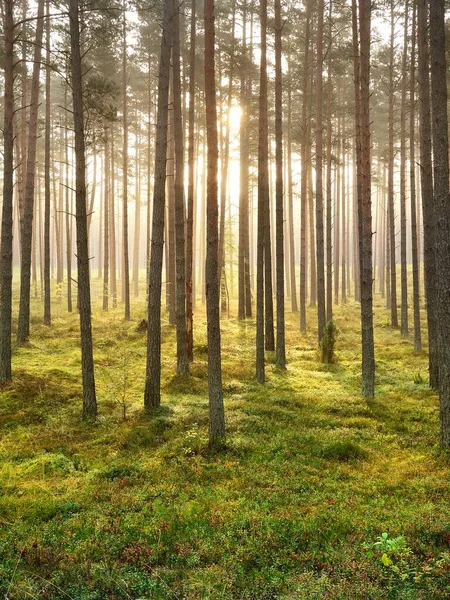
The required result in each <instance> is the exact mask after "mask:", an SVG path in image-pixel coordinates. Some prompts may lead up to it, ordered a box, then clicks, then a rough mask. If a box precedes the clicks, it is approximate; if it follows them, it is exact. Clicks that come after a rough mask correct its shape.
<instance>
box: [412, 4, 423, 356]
mask: <svg viewBox="0 0 450 600" xmlns="http://www.w3.org/2000/svg"><path fill="white" fill-rule="evenodd" d="M416 18H417V7H416V3H414V4H413V16H412V34H411V73H410V82H409V182H410V183H409V189H410V192H409V193H410V205H411V206H410V208H411V253H412V275H413V307H414V349H415V350H416V351H420V350H422V333H421V325H420V271H419V248H418V239H417V238H418V234H417V210H416V172H415V171H416V148H415V144H416V111H415V84H416V81H415V80H416Z"/></svg>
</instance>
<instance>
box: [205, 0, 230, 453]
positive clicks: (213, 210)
mask: <svg viewBox="0 0 450 600" xmlns="http://www.w3.org/2000/svg"><path fill="white" fill-rule="evenodd" d="M204 15H205V56H204V64H205V102H206V136H207V142H208V176H207V194H206V220H207V224H206V236H207V238H206V316H207V328H208V393H209V443H210V445H211V446H212V447H220V446H221V445H222V444H223V443H224V441H225V414H224V406H223V391H222V359H221V350H220V306H219V304H220V285H219V260H218V259H219V236H218V233H219V232H218V193H217V192H218V189H217V172H218V141H217V107H216V82H215V64H214V63H215V60H214V44H215V31H214V0H204Z"/></svg>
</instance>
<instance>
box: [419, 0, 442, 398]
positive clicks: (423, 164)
mask: <svg viewBox="0 0 450 600" xmlns="http://www.w3.org/2000/svg"><path fill="white" fill-rule="evenodd" d="M427 12H428V11H427V0H417V27H418V30H417V38H418V51H419V67H418V79H419V115H420V180H421V195H422V215H423V253H424V266H425V296H426V301H427V320H428V344H429V378H430V386H431V387H432V388H433V389H438V382H439V374H438V365H439V361H438V356H437V330H438V327H437V321H436V318H437V314H436V308H437V307H436V301H437V298H436V281H437V280H436V258H435V218H434V198H433V169H432V163H431V110H430V78H429V59H428V35H427V29H428V25H427V22H428V18H427Z"/></svg>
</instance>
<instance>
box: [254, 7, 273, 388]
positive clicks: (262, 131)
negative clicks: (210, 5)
mask: <svg viewBox="0 0 450 600" xmlns="http://www.w3.org/2000/svg"><path fill="white" fill-rule="evenodd" d="M260 25H261V64H260V84H259V132H258V231H257V236H258V241H257V258H256V261H257V265H256V288H257V289H256V380H257V381H258V383H264V381H265V358H264V332H265V331H264V330H265V329H266V330H267V318H266V319H265V318H264V317H265V312H264V305H266V306H265V308H266V314H267V285H268V282H267V276H269V278H271V277H272V274H271V269H267V260H268V253H267V249H268V248H270V228H269V227H267V225H268V219H269V173H268V160H269V158H268V153H269V142H268V131H267V62H266V61H267V58H266V43H267V42H266V39H267V1H266V0H262V2H261V3H260ZM267 237H268V238H269V241H268V242H267V241H266V238H267ZM265 333H266V344H265V347H266V349H267V331H266V332H265Z"/></svg>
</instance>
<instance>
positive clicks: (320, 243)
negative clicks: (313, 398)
mask: <svg viewBox="0 0 450 600" xmlns="http://www.w3.org/2000/svg"><path fill="white" fill-rule="evenodd" d="M323 20H324V0H318V23H317V51H316V88H317V89H316V253H317V259H316V266H317V330H318V338H319V344H320V342H321V341H322V338H323V336H324V333H325V325H326V313H325V251H324V250H325V249H324V229H323V123H322V119H323V75H322V73H323Z"/></svg>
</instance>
